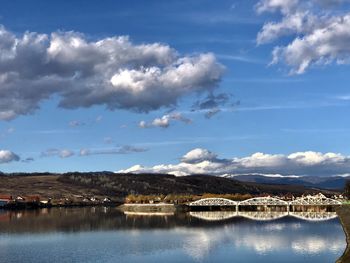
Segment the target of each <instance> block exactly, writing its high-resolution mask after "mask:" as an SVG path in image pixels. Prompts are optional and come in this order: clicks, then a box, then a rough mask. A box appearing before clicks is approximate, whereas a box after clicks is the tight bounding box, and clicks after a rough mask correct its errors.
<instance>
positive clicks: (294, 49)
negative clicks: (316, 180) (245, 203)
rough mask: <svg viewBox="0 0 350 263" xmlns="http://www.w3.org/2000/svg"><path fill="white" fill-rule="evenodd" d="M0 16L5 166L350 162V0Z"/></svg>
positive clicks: (120, 6) (160, 168)
mask: <svg viewBox="0 0 350 263" xmlns="http://www.w3.org/2000/svg"><path fill="white" fill-rule="evenodd" d="M0 25H1V27H0V171H3V172H45V171H50V172H67V171H105V170H108V171H122V172H145V171H147V172H164V173H173V174H176V175H186V174H191V173H208V174H220V175H221V174H242V173H264V174H269V175H276V174H278V175H282V176H284V175H293V176H294V175H297V176H300V175H347V174H348V173H349V171H350V147H349V146H350V133H349V131H350V123H349V121H348V116H349V113H350V107H349V106H350V90H349V81H350V74H349V62H350V1H347V0H309V1H301V0H283V1H282V0H247V1H233V0H231V1H226V0H220V1H210V0H200V1H199V0H186V1H185V0H175V1H164V0H148V1H139V0H129V1H115V0H113V1H112V0H105V1H103V2H97V1H86V0H85V1H82V0H74V1H71V0H70V1H68V0H60V1H45V0H37V1H35V4H33V3H29V1H25V0H22V1H19V0H11V1H2V7H1V9H0Z"/></svg>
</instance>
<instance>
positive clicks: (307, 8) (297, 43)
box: [257, 0, 350, 74]
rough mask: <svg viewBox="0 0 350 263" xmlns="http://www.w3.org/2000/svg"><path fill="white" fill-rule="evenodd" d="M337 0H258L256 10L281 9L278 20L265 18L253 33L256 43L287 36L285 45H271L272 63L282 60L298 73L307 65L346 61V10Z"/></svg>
mask: <svg viewBox="0 0 350 263" xmlns="http://www.w3.org/2000/svg"><path fill="white" fill-rule="evenodd" d="M345 2H348V1H345V0H343V1H342V0H339V1H323V0H308V1H300V0H293V1H279V0H261V1H259V2H258V4H257V12H259V13H262V12H274V11H279V12H280V13H281V20H280V21H278V22H271V21H269V22H267V23H265V24H264V26H263V27H262V29H261V30H260V32H259V33H258V35H257V43H258V44H259V45H260V44H266V43H269V42H273V41H275V40H278V39H280V38H281V37H284V36H288V37H289V39H290V38H291V41H290V42H289V43H287V44H286V45H285V46H275V47H274V48H273V51H272V56H273V59H272V62H271V63H272V64H277V63H284V64H286V65H287V66H288V67H290V68H291V70H290V73H291V74H302V73H304V72H305V71H306V70H307V69H308V68H310V67H311V66H316V65H327V64H330V63H337V64H345V63H349V62H350V48H349V45H348V43H349V40H350V12H349V10H348V7H347V6H344V8H338V9H339V10H338V9H335V8H325V7H326V6H332V7H334V6H335V5H334V4H337V5H336V6H338V7H339V5H340V6H341V5H342V4H344V3H345Z"/></svg>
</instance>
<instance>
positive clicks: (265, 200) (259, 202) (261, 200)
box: [238, 196, 288, 206]
mask: <svg viewBox="0 0 350 263" xmlns="http://www.w3.org/2000/svg"><path fill="white" fill-rule="evenodd" d="M238 205H239V206H288V202H286V201H284V200H281V199H278V198H274V197H271V196H265V197H254V198H250V199H247V200H244V201H241V202H239V203H238Z"/></svg>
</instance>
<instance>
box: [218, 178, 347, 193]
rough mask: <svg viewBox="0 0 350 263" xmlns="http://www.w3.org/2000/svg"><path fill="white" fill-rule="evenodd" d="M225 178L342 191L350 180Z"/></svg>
mask: <svg viewBox="0 0 350 263" xmlns="http://www.w3.org/2000/svg"><path fill="white" fill-rule="evenodd" d="M223 177H224V178H231V179H235V180H238V181H241V182H254V183H259V184H277V185H282V184H283V185H303V186H305V187H311V188H322V189H332V190H340V191H342V190H343V189H344V187H345V183H346V181H347V180H349V179H350V178H347V177H341V176H333V177H321V176H303V177H298V178H294V177H269V176H265V175H260V174H243V175H225V176H223Z"/></svg>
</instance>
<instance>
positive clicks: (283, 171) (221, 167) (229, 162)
mask: <svg viewBox="0 0 350 263" xmlns="http://www.w3.org/2000/svg"><path fill="white" fill-rule="evenodd" d="M349 170H350V156H344V155H341V154H339V153H320V152H313V151H307V152H296V153H291V154H289V155H284V154H265V153H254V154H252V155H250V156H247V157H241V158H236V157H235V158H231V159H219V158H218V157H217V155H216V154H215V153H212V152H210V151H208V150H206V149H200V148H197V149H194V150H192V151H190V152H188V153H186V154H185V155H184V156H183V157H182V158H181V161H180V162H179V163H178V164H160V165H155V166H153V167H143V166H141V165H135V166H133V167H131V168H129V169H125V170H121V171H118V172H126V173H128V172H134V173H135V172H136V173H142V172H151V173H152V172H153V173H169V174H175V175H177V176H183V175H189V174H211V175H228V174H229V175H230V174H233V175H234V174H256V173H259V174H267V175H271V174H279V175H281V176H294V177H296V176H301V175H317V176H332V175H341V174H345V173H347V172H348V171H349Z"/></svg>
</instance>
